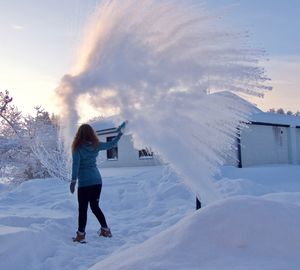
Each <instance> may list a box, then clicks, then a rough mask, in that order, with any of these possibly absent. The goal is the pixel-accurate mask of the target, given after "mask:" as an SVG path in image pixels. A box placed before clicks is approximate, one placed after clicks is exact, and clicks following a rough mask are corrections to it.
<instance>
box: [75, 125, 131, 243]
mask: <svg viewBox="0 0 300 270" xmlns="http://www.w3.org/2000/svg"><path fill="white" fill-rule="evenodd" d="M124 127H125V122H124V123H122V125H120V126H119V127H118V129H117V133H118V135H117V136H116V137H115V138H114V139H113V140H112V141H111V142H105V143H102V142H99V139H98V136H97V135H96V133H95V131H94V130H93V128H92V127H91V126H90V125H88V124H83V125H81V126H80V127H79V128H78V131H77V133H76V135H75V138H74V141H73V143H72V158H73V162H72V181H71V184H70V191H71V193H74V191H75V185H76V181H77V179H78V190H77V192H78V194H77V195H78V230H77V233H76V237H74V238H73V241H74V242H84V241H85V227H86V222H87V210H88V204H90V208H91V210H92V212H93V214H94V215H95V216H96V218H97V219H98V221H99V223H100V226H101V228H100V230H99V232H98V233H99V236H104V237H112V234H111V231H110V228H109V227H108V226H107V222H106V219H105V216H104V214H103V212H102V211H101V209H100V207H99V199H100V194H101V189H102V178H101V175H100V172H99V170H98V168H97V165H96V159H97V156H98V154H99V151H101V150H108V149H111V148H114V147H115V146H116V145H117V143H118V141H119V140H120V138H121V136H122V132H121V130H122V129H123V128H124Z"/></svg>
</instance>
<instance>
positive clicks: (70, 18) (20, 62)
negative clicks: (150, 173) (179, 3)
mask: <svg viewBox="0 0 300 270" xmlns="http://www.w3.org/2000/svg"><path fill="white" fill-rule="evenodd" d="M174 1H176V0H174ZM99 2H100V0H85V1H82V0H43V1H38V0H27V1H20V0H10V1H4V0H0V34H1V50H0V91H4V90H5V89H8V90H9V91H10V94H11V95H12V96H13V97H14V102H15V104H16V105H17V106H18V108H19V109H20V110H21V111H23V112H24V113H31V112H32V111H33V108H34V106H36V105H42V106H43V107H44V108H45V109H46V110H48V111H50V112H54V113H55V112H56V111H57V104H56V103H55V101H54V90H55V88H56V87H57V86H58V84H59V81H60V79H61V77H62V76H63V75H64V74H66V73H69V72H70V71H71V70H72V67H73V64H74V63H73V61H74V56H75V53H76V50H77V46H78V45H79V43H80V37H81V35H82V30H83V27H84V25H85V22H86V20H87V18H88V17H89V15H90V14H91V12H92V11H93V9H94V8H95V6H96V5H97V3H99ZM206 5H207V6H208V7H209V8H211V9H216V10H218V11H221V14H222V18H221V19H220V20H223V21H224V23H227V24H228V25H229V27H231V28H232V29H234V30H238V31H245V30H246V31H248V32H249V35H250V40H251V43H252V44H253V46H255V47H259V48H264V49H265V50H266V52H267V58H268V59H269V61H268V62H266V63H265V64H264V66H265V67H266V71H267V75H268V76H269V77H270V78H271V79H272V80H271V82H270V84H271V85H272V86H273V90H272V91H271V92H270V93H267V94H266V95H265V98H264V99H257V98H256V99H252V102H254V103H255V104H257V106H258V107H259V108H261V109H263V110H268V109H270V108H284V109H285V110H292V111H294V112H296V111H297V110H299V111H300V102H299V100H300V91H299V90H300V76H299V70H300V35H299V32H300V21H299V19H298V16H299V14H300V1H299V0H289V1H284V0H252V1H249V0H209V1H206ZM92 113H93V112H92V111H89V109H88V108H86V112H85V113H84V114H85V115H87V116H86V117H88V115H89V114H92Z"/></svg>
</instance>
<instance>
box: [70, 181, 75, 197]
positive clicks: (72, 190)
mask: <svg viewBox="0 0 300 270" xmlns="http://www.w3.org/2000/svg"><path fill="white" fill-rule="evenodd" d="M75 186H76V182H75V181H72V182H71V183H70V192H71V193H72V194H73V193H74V191H75Z"/></svg>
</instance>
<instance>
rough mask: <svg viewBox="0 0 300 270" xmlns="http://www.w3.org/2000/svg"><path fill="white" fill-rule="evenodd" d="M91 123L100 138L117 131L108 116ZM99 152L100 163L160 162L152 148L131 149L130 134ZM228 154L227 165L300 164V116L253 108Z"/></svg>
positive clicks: (126, 165) (125, 164) (115, 164)
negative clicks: (248, 120)
mask: <svg viewBox="0 0 300 270" xmlns="http://www.w3.org/2000/svg"><path fill="white" fill-rule="evenodd" d="M92 126H93V127H94V129H95V130H96V132H97V134H98V136H99V137H100V141H104V142H106V141H110V140H111V139H112V138H113V137H114V136H115V135H116V128H115V127H114V125H113V122H112V121H110V120H105V121H99V122H95V123H92ZM101 154H102V155H101V157H100V158H101V166H102V167H133V166H153V165H160V164H162V161H161V160H160V159H159V157H158V156H157V155H155V153H153V152H152V151H151V149H149V148H146V147H145V148H144V149H134V146H133V142H132V138H131V136H130V135H124V136H123V137H122V138H121V139H120V141H119V143H118V146H117V147H116V148H115V149H112V150H108V151H106V152H105V153H101ZM200 154H201V153H200ZM230 156H231V157H230V158H228V160H227V162H226V165H233V166H237V167H240V168H241V167H249V166H260V165H268V164H300V117H297V116H290V115H281V114H275V113H269V112H268V113H266V112H262V111H260V110H259V109H257V108H255V109H254V110H253V114H252V117H251V122H250V124H249V125H248V127H247V128H243V129H242V130H241V133H240V136H239V138H238V140H237V142H236V150H234V152H233V153H231V154H230Z"/></svg>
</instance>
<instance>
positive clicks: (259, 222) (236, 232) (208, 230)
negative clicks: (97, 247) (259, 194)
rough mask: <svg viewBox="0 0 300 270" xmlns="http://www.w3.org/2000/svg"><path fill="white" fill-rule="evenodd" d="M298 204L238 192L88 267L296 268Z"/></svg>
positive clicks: (299, 248) (298, 258)
mask: <svg viewBox="0 0 300 270" xmlns="http://www.w3.org/2000/svg"><path fill="white" fill-rule="evenodd" d="M299 228H300V207H299V206H297V205H293V204H288V203H279V202H274V201H267V200H264V199H259V198H256V197H236V198H231V199H226V200H224V201H222V202H220V203H216V204H213V205H210V206H207V207H205V208H204V209H202V210H200V211H198V212H197V213H194V214H192V215H189V216H187V217H186V218H184V219H183V220H181V221H180V222H178V223H177V224H176V225H174V226H173V227H171V228H169V229H168V230H166V231H164V232H162V233H160V234H159V235H157V236H155V237H153V238H151V239H149V240H148V241H146V242H144V243H143V244H141V245H137V246H135V247H133V248H131V249H128V250H126V251H123V252H121V253H119V254H116V255H114V256H112V257H109V258H107V259H105V260H103V261H102V262H100V263H98V264H96V265H95V266H94V267H92V268H90V270H99V269H110V270H118V269H122V270H132V269H145V270H152V269H153V270H154V269H155V270H160V269H161V270H165V269H173V270H176V269H178V270H182V269H185V270H189V269H209V270H214V269H215V270H219V269H222V270H235V269H243V270H247V269H249V270H253V269H264V270H275V269H278V270H279V269H285V270H290V269H293V270H296V269H298V268H299V265H300V234H299Z"/></svg>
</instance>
